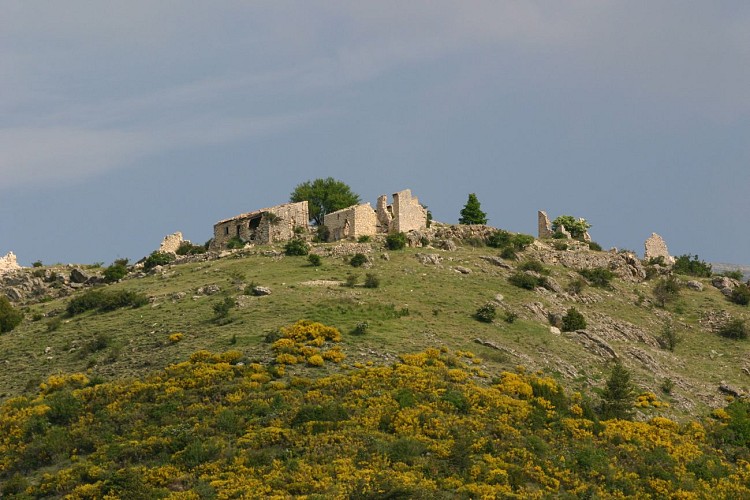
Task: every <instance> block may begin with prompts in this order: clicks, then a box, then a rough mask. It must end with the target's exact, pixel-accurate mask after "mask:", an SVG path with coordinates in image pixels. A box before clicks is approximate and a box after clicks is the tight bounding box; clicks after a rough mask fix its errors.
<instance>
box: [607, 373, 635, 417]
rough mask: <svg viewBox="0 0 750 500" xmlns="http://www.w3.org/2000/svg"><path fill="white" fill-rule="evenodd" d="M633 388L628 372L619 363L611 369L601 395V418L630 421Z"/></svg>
mask: <svg viewBox="0 0 750 500" xmlns="http://www.w3.org/2000/svg"><path fill="white" fill-rule="evenodd" d="M634 395H635V387H634V386H633V382H631V380H630V372H629V371H628V370H627V368H625V367H624V366H622V363H620V362H619V361H618V362H617V363H616V364H615V366H613V367H612V372H611V373H610V374H609V378H608V379H607V383H606V385H605V386H604V392H603V393H602V399H603V401H602V418H604V419H609V418H620V419H625V420H627V419H630V417H631V415H632V413H633V397H634Z"/></svg>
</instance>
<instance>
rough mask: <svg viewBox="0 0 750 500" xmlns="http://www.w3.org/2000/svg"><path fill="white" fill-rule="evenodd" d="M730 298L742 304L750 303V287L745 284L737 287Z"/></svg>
mask: <svg viewBox="0 0 750 500" xmlns="http://www.w3.org/2000/svg"><path fill="white" fill-rule="evenodd" d="M729 300H731V301H732V302H734V303H735V304H739V305H741V306H746V305H748V304H750V287H748V286H747V285H745V284H742V285H739V286H738V287H735V289H734V290H732V295H730V296H729Z"/></svg>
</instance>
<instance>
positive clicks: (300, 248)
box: [284, 238, 310, 256]
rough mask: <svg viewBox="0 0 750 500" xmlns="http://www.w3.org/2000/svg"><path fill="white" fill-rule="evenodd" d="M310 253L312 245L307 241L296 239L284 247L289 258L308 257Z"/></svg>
mask: <svg viewBox="0 0 750 500" xmlns="http://www.w3.org/2000/svg"><path fill="white" fill-rule="evenodd" d="M309 252H310V245H308V244H307V243H306V242H305V240H302V239H300V238H294V239H291V240H289V241H287V242H286V245H284V253H285V254H286V255H289V256H301V255H307V254H308V253H309Z"/></svg>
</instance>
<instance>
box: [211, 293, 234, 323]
mask: <svg viewBox="0 0 750 500" xmlns="http://www.w3.org/2000/svg"><path fill="white" fill-rule="evenodd" d="M233 307H234V299H233V298H232V297H224V300H222V301H221V302H216V303H215V304H214V305H213V306H212V308H213V310H214V321H215V322H218V323H224V322H226V319H227V318H228V317H229V312H230V311H231V310H232V308H233Z"/></svg>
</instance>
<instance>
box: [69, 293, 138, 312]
mask: <svg viewBox="0 0 750 500" xmlns="http://www.w3.org/2000/svg"><path fill="white" fill-rule="evenodd" d="M146 304H148V297H147V296H146V295H144V294H142V293H138V292H134V291H132V290H107V289H94V290H89V291H87V292H84V293H83V294H81V295H79V296H77V297H73V298H72V299H70V302H68V306H67V307H66V312H67V313H68V315H69V316H75V315H76V314H81V313H84V312H86V311H92V310H98V311H99V312H109V311H114V310H116V309H121V308H124V307H132V308H137V307H141V306H144V305H146Z"/></svg>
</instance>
